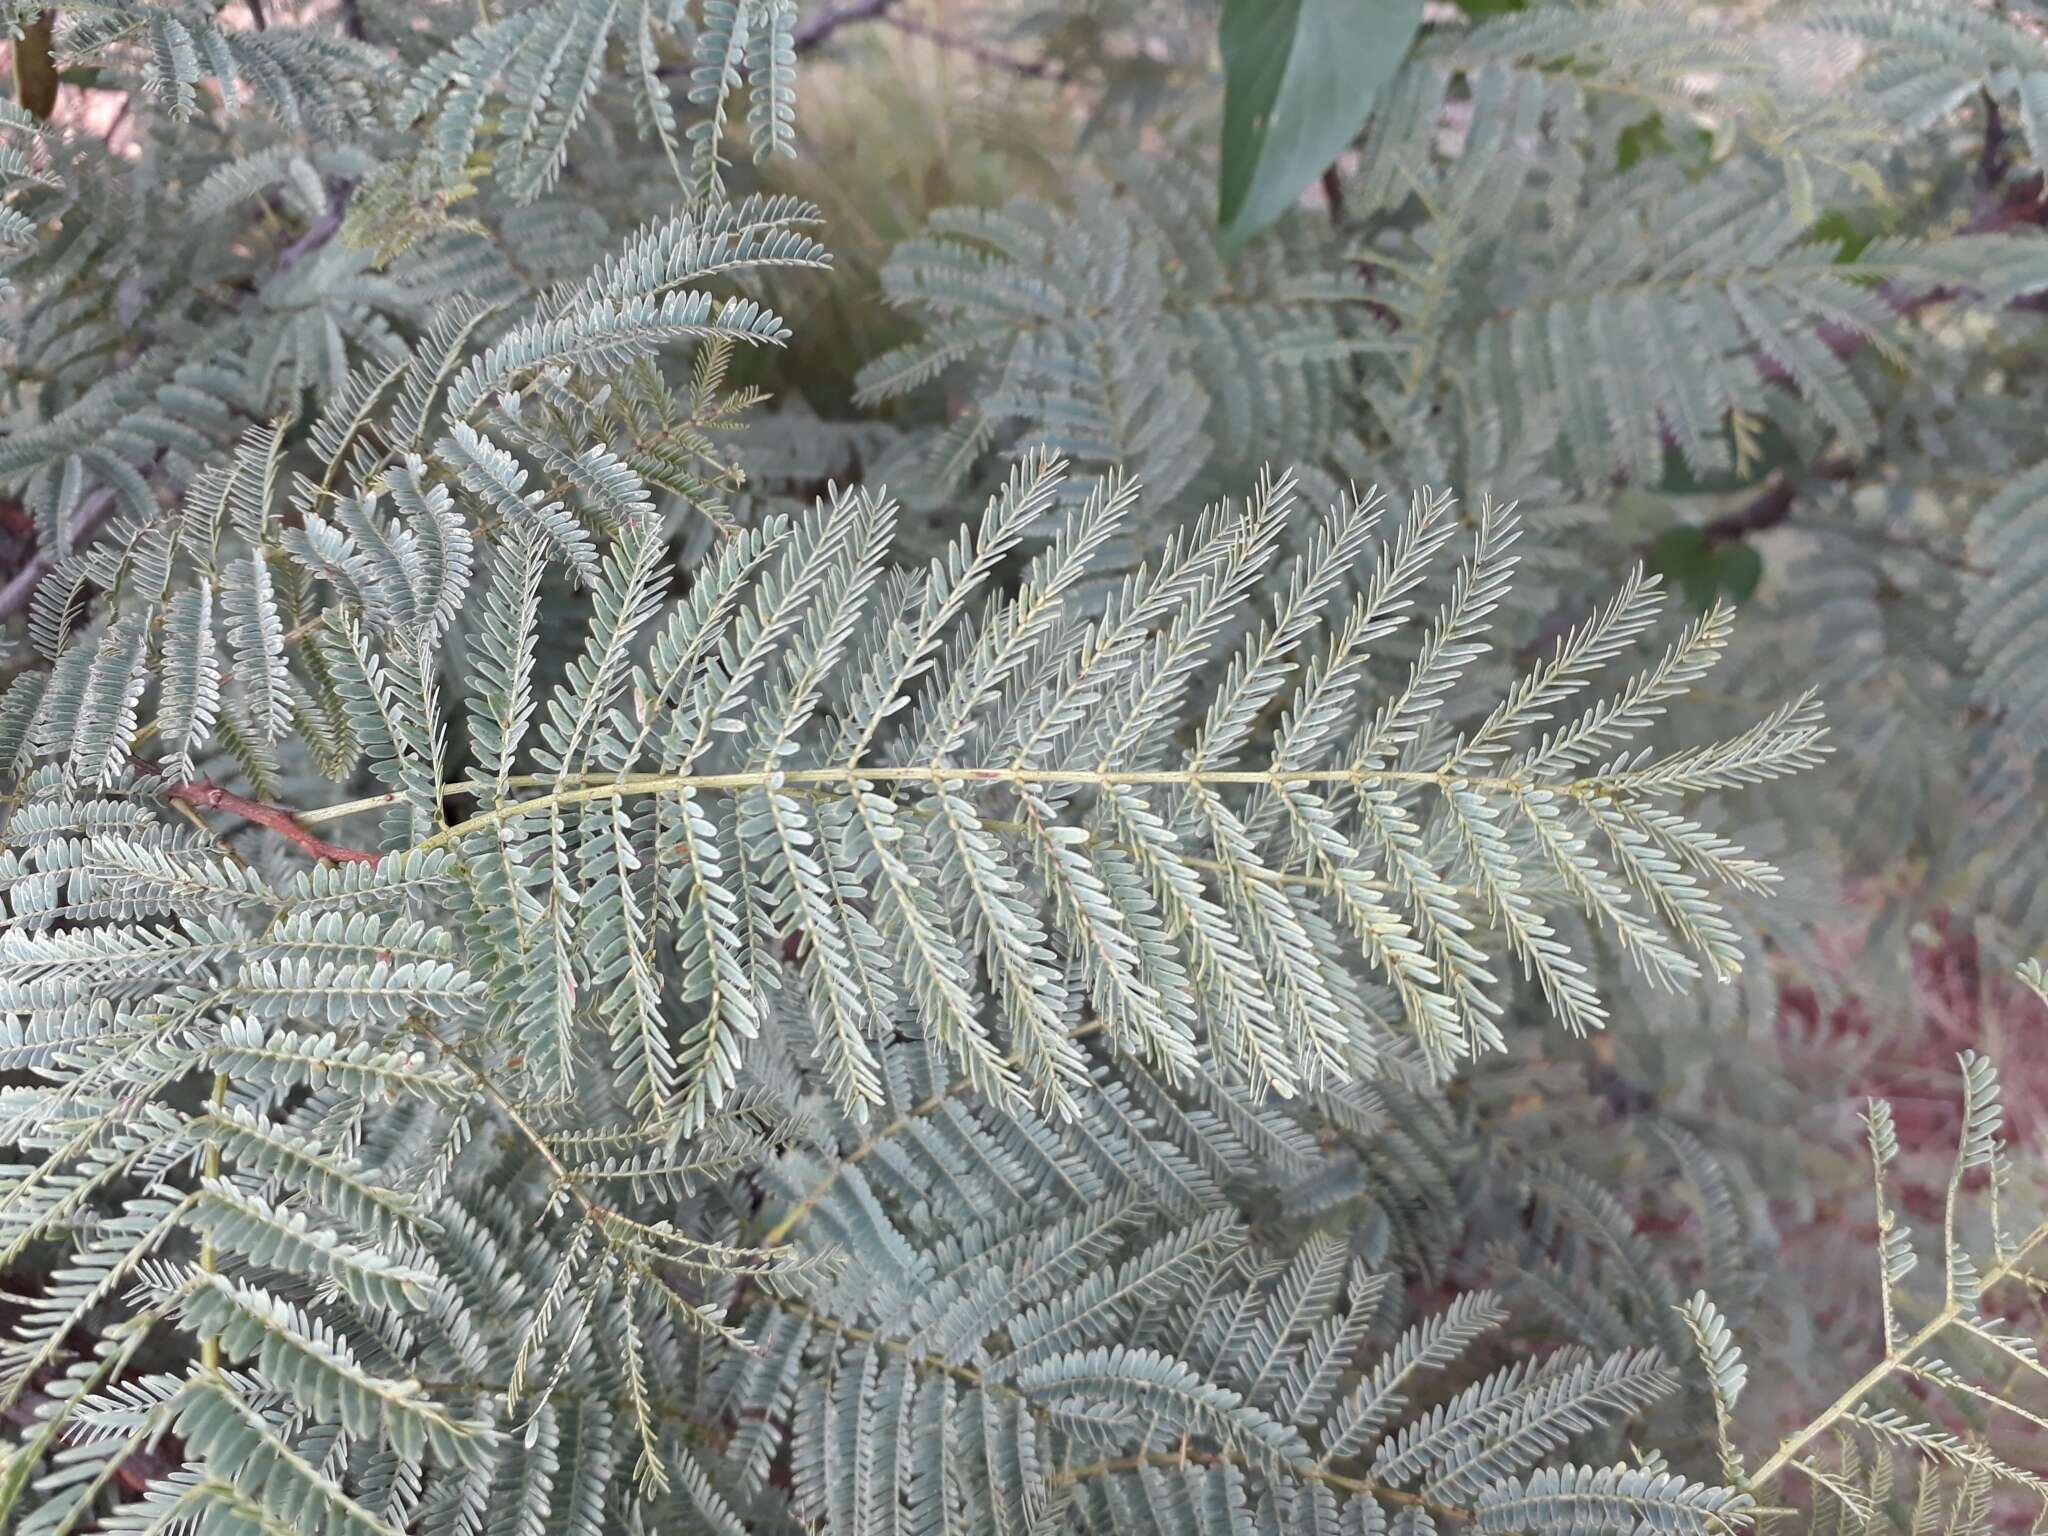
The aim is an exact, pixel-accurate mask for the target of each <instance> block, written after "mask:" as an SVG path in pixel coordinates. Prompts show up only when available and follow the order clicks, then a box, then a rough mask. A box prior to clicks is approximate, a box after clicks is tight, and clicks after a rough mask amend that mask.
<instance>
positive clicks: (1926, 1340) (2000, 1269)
mask: <svg viewBox="0 0 2048 1536" xmlns="http://www.w3.org/2000/svg"><path fill="white" fill-rule="evenodd" d="M2043 1242H2048V1221H2043V1222H2042V1223H2041V1225H2039V1226H2038V1227H2036V1228H2034V1230H2033V1231H2032V1232H2030V1233H2028V1234H2027V1237H2026V1240H2025V1241H2024V1242H2022V1243H2021V1244H2020V1245H2019V1247H2018V1248H2016V1249H2014V1250H2013V1252H2012V1253H2011V1254H2010V1255H2008V1256H2007V1257H2006V1258H2005V1260H2004V1261H2003V1262H2001V1263H2000V1264H1998V1265H1997V1266H1996V1267H1994V1268H1992V1269H1990V1270H1987V1271H1986V1272H1985V1273H1984V1275H1983V1276H1982V1278H1981V1279H1979V1281H1978V1282H1977V1292H1976V1294H1977V1295H1978V1296H1982V1295H1983V1294H1984V1293H1985V1292H1986V1291H1989V1290H1990V1289H1991V1288H1992V1287H1993V1286H1994V1285H1997V1284H1998V1283H1999V1282H2000V1281H2002V1280H2005V1279H2007V1278H2009V1277H2010V1276H2012V1275H2014V1274H2016V1273H2018V1271H2019V1267H2020V1264H2021V1263H2022V1261H2024V1260H2025V1258H2026V1257H2027V1255H2028V1254H2029V1253H2031V1252H2032V1251H2033V1250H2034V1249H2035V1248H2038V1247H2039V1246H2040V1245H2041V1244H2042V1243H2043ZM1972 1299H1974V1298H1972ZM1963 1306H1964V1303H1963V1301H1962V1300H1960V1299H1958V1298H1956V1297H1953V1296H1951V1297H1949V1299H1948V1300H1947V1302H1946V1303H1945V1304H1944V1305H1943V1306H1942V1309H1941V1310H1940V1311H1939V1312H1937V1313H1935V1314H1934V1316H1933V1317H1932V1318H1930V1319H1929V1320H1928V1321H1927V1323H1926V1324H1925V1325H1924V1326H1923V1327H1922V1328H1921V1329H1920V1331H1919V1332H1917V1333H1915V1334H1914V1335H1913V1336H1912V1337H1911V1338H1910V1339H1908V1340H1906V1342H1905V1343H1904V1344H1902V1345H1900V1346H1899V1347H1898V1348H1897V1349H1893V1348H1892V1347H1891V1341H1890V1340H1889V1339H1887V1340H1886V1341H1885V1357H1884V1358H1883V1359H1882V1360H1880V1361H1878V1363H1877V1364H1876V1365H1873V1366H1872V1367H1871V1368H1870V1369H1869V1370H1867V1371H1865V1372H1864V1373H1863V1374H1862V1375H1861V1376H1859V1377H1857V1378H1856V1380H1855V1381H1854V1382H1852V1383H1851V1384H1850V1386H1849V1387H1848V1389H1847V1390H1846V1391H1844V1392H1843V1393H1842V1395H1841V1396H1840V1397H1838V1398H1836V1399H1835V1400H1834V1401H1833V1402H1832V1403H1830V1404H1828V1406H1827V1407H1826V1408H1824V1409H1823V1410H1821V1414H1820V1416H1819V1417H1818V1418H1816V1419H1815V1420H1814V1421H1813V1422H1812V1423H1810V1424H1808V1425H1807V1426H1806V1427H1805V1428H1804V1429H1802V1430H1800V1431H1799V1432H1798V1433H1797V1434H1794V1435H1790V1436H1788V1437H1787V1438H1786V1439H1785V1440H1784V1441H1783V1442H1782V1443H1781V1444H1780V1445H1779V1446H1778V1449H1777V1450H1776V1451H1775V1452H1774V1453H1773V1454H1772V1456H1771V1458H1770V1460H1768V1461H1766V1462H1765V1463H1764V1464H1763V1465H1762V1466H1760V1467H1758V1468H1757V1469H1756V1475H1755V1476H1754V1477H1752V1478H1751V1479H1750V1486H1751V1487H1752V1488H1762V1487H1764V1486H1765V1485H1766V1484H1768V1483H1769V1482H1770V1480H1771V1479H1772V1478H1774V1477H1776V1476H1777V1475H1778V1474H1779V1473H1780V1472H1783V1471H1784V1470H1785V1469H1786V1467H1788V1466H1790V1465H1791V1464H1792V1463H1793V1460H1794V1458H1796V1457H1797V1456H1798V1455H1799V1453H1800V1452H1801V1451H1803V1450H1805V1449H1806V1447H1807V1446H1808V1445H1809V1444H1811V1443H1812V1442H1813V1441H1814V1440H1815V1439H1816V1438H1817V1437H1819V1436H1820V1435H1823V1434H1825V1433H1826V1432H1827V1431H1828V1430H1829V1429H1831V1428H1832V1427H1833V1426H1834V1424H1835V1422H1836V1421H1837V1420H1839V1419H1840V1418H1841V1417H1842V1416H1843V1415H1844V1414H1848V1413H1853V1412H1854V1411H1855V1410H1856V1407H1857V1405H1858V1404H1860V1403H1861V1402H1862V1401H1863V1400H1864V1399H1865V1398H1866V1397H1868V1396H1869V1395H1870V1394H1871V1393H1872V1392H1874V1391H1876V1390H1877V1388H1878V1387H1880V1386H1882V1385H1883V1384H1884V1382H1885V1380H1886V1378H1887V1377H1889V1376H1890V1375H1891V1374H1892V1373H1893V1372H1894V1371H1898V1370H1901V1369H1903V1368H1904V1367H1905V1366H1906V1365H1907V1364H1908V1363H1909V1362H1910V1361H1911V1360H1912V1359H1913V1357H1914V1356H1916V1355H1918V1354H1919V1353H1920V1351H1921V1350H1923V1349H1925V1348H1926V1347H1927V1346H1928V1345H1929V1344H1931V1343H1932V1342H1933V1341H1934V1340H1935V1338H1936V1337H1937V1336H1939V1335H1940V1334H1941V1332H1942V1331H1943V1330H1944V1329H1946V1328H1948V1327H1949V1326H1950V1325H1951V1324H1953V1323H1954V1322H1956V1321H1957V1320H1958V1319H1959V1318H1960V1317H1961V1316H1962V1315H1963Z"/></svg>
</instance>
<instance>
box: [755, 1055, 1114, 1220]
mask: <svg viewBox="0 0 2048 1536" xmlns="http://www.w3.org/2000/svg"><path fill="white" fill-rule="evenodd" d="M1101 1031H1102V1025H1101V1024H1100V1023H1095V1024H1084V1025H1082V1026H1081V1027H1080V1028H1079V1029H1077V1030H1075V1031H1074V1032H1073V1033H1072V1034H1070V1035H1068V1036H1067V1039H1069V1040H1085V1039H1087V1038H1088V1037H1089V1036H1090V1035H1094V1034H1099V1033H1101ZM1023 1060H1024V1058H1023V1057H1022V1056H1017V1055H1012V1056H1009V1057H1007V1058H1005V1060H1004V1061H1003V1065H1004V1066H1006V1067H1015V1066H1021V1065H1022V1064H1023ZM972 1086H973V1084H972V1083H971V1082H970V1081H969V1080H968V1079H967V1078H964V1077H963V1078H960V1079H959V1080H958V1081H956V1082H952V1083H949V1084H947V1085H946V1086H945V1087H944V1088H941V1089H940V1090H939V1091H938V1092H937V1093H935V1094H933V1095H932V1096H931V1097H930V1098H928V1099H926V1100H925V1101H924V1102H923V1103H922V1104H917V1105H914V1106H912V1107H911V1108H909V1109H906V1110H905V1111H904V1112H903V1113H902V1114H900V1115H898V1116H897V1117H896V1118H895V1119H894V1120H892V1121H890V1122H889V1123H888V1124H887V1125H885V1126H883V1127H882V1128H881V1129H880V1130H879V1131H876V1132H875V1134H874V1135H872V1136H870V1137H869V1138H868V1139H867V1140H866V1141H864V1142H862V1143H861V1144H860V1145H859V1146H857V1147H855V1148H854V1149H853V1150H852V1151H851V1152H849V1153H847V1154H846V1156H844V1157H842V1158H841V1159H840V1160H839V1161H838V1162H837V1163H835V1164H833V1166H832V1171H831V1172H830V1173H828V1174H826V1175H825V1177H824V1178H822V1179H820V1180H819V1181H818V1182H817V1184H816V1185H814V1186H813V1187H812V1188H811V1189H810V1190H809V1191H808V1192H807V1193H806V1194H805V1195H804V1196H803V1198H802V1199H800V1200H798V1201H797V1202H796V1204H795V1205H792V1206H791V1207H790V1208H789V1209H788V1210H787V1211H786V1212H784V1213H783V1217H782V1219H781V1220H780V1221H778V1222H776V1223H775V1225H774V1226H772V1227H770V1228H769V1229H768V1231H767V1232H766V1233H765V1234H764V1235H763V1236H762V1238H761V1243H762V1246H763V1247H767V1248H773V1247H775V1246H776V1245H777V1244H778V1243H781V1242H784V1241H786V1240H787V1239H788V1237H789V1234H790V1233H791V1232H793V1231H795V1230H796V1225H797V1223H798V1222H800V1221H802V1220H803V1219H804V1217H806V1216H808V1215H809V1214H810V1213H811V1212H812V1211H813V1210H815V1209H816V1208H817V1204H818V1202H819V1201H820V1200H822V1199H824V1198H825V1196H826V1195H828V1194H830V1193H831V1192H832V1188H833V1186H834V1185H836V1184H837V1183H838V1182H839V1176H840V1175H841V1174H842V1173H844V1172H845V1171H846V1170H847V1169H849V1168H852V1167H855V1166H857V1165H859V1164H861V1163H864V1162H866V1161H867V1160H868V1158H869V1157H870V1156H872V1155H873V1154H874V1152H875V1151H876V1150H877V1149H878V1148H880V1147H881V1146H882V1144H883V1143H884V1142H887V1141H889V1140H891V1139H893V1138H894V1137H897V1136H900V1135H902V1134H903V1132H905V1131H906V1130H908V1129H909V1128H910V1127H911V1125H912V1124H914V1123H915V1122H916V1121H918V1120H921V1119H923V1118H924V1117H925V1116H926V1115H929V1114H932V1113H934V1112H935V1111H936V1110H938V1109H939V1108H940V1106H942V1105H943V1104H944V1103H945V1102H946V1101H947V1100H948V1099H950V1098H952V1097H953V1096H954V1095H955V1094H957V1093H965V1092H966V1091H967V1090H968V1089H969V1088H970V1087H972Z"/></svg>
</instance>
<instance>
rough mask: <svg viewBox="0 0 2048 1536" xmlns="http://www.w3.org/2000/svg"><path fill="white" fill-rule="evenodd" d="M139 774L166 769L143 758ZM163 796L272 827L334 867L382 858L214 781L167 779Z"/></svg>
mask: <svg viewBox="0 0 2048 1536" xmlns="http://www.w3.org/2000/svg"><path fill="white" fill-rule="evenodd" d="M134 763H135V771H136V772H137V773H143V774H148V775H150V776H151V777H153V778H163V770H162V769H161V768H159V767H158V766H157V765H156V764H155V763H152V762H148V761H146V760H144V759H142V758H139V757H138V758H136V759H134ZM157 792H158V793H159V794H161V795H163V796H164V798H165V799H168V800H182V801H183V802H184V803H185V804H187V805H190V806H193V807H196V808H197V809H199V810H202V811H225V812H227V813H228V815H230V816H239V817H241V818H242V819H243V820H244V821H253V822H254V823H256V825H257V826H259V827H268V828H269V829H270V830H271V831H273V832H275V833H276V834H277V835H278V836H279V837H281V838H283V839H284V840H285V841H286V842H288V843H291V844H292V845H293V846H294V847H297V848H303V849H304V850H305V851H306V852H307V853H309V854H311V855H312V856H313V857H314V858H316V859H326V860H327V861H329V862H330V863H334V864H375V863H376V862H377V861H378V859H379V858H380V857H381V855H379V854H375V853H370V852H368V851H367V850H365V849H361V848H345V847H343V846H342V845H341V844H340V843H330V842H328V841H327V839H325V838H324V837H315V836H314V835H313V834H312V833H311V832H308V831H307V830H306V829H305V828H304V827H302V826H300V825H299V823H298V818H297V817H295V816H294V815H293V814H292V813H291V812H290V811H288V810H286V809H285V808H284V807H283V806H281V805H266V804H264V802H263V801H261V800H251V799H250V798H249V797H248V796H247V795H238V794H236V793H235V792H234V791H233V790H231V789H222V788H221V787H220V785H218V784H216V783H214V782H213V781H212V780H211V779H169V778H163V782H162V784H161V785H160V786H159V787H158V791H157Z"/></svg>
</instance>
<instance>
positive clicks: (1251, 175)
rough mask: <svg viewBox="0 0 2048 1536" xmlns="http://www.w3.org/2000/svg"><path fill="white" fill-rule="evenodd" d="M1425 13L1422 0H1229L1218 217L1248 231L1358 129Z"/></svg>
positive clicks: (1278, 209)
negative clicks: (1221, 169)
mask: <svg viewBox="0 0 2048 1536" xmlns="http://www.w3.org/2000/svg"><path fill="white" fill-rule="evenodd" d="M1421 22H1422V0H1228V3H1227V4H1226V5H1225V7H1224V11H1223V33H1222V43H1223V80H1224V93H1223V171H1222V178H1221V184H1220V187H1219V194H1220V195H1219V197H1218V204H1217V218H1218V221H1219V222H1220V223H1221V224H1222V226H1223V228H1224V229H1225V230H1226V231H1227V232H1228V233H1229V234H1230V235H1231V236H1232V237H1233V238H1235V239H1238V240H1243V239H1245V238H1247V237H1248V236H1250V235H1253V234H1255V233H1257V232H1258V231H1259V230H1261V229H1263V228H1265V227H1266V226H1267V225H1268V224H1271V223H1272V222H1273V221H1274V220H1275V219H1277V218H1279V217H1280V215H1281V214H1282V213H1284V212H1286V211H1287V209H1288V207H1289V206H1290V205H1291V204H1292V203H1293V202H1294V200H1295V199H1296V198H1298V197H1299V196H1301V193H1302V191H1303V189H1304V188H1306V187H1307V186H1308V185H1309V183H1310V182H1312V181H1314V180H1315V179H1316V177H1318V176H1320V175H1321V174H1322V173H1323V170H1324V168H1325V167H1327V166H1328V165H1329V164H1330V162H1331V161H1332V160H1335V159H1336V158H1337V155H1338V152H1339V151H1341V150H1342V149H1343V148H1344V146H1345V145H1346V144H1349V143H1350V142H1351V140H1352V139H1353V138H1354V137H1356V135H1357V133H1358V130H1359V129H1360V128H1362V127H1364V126H1365V120H1366V118H1367V117H1368V116H1369V115H1370V114H1371V112H1372V108H1373V103H1374V102H1375V101H1376V100H1377V99H1378V97H1379V93H1380V92H1381V90H1383V89H1384V88H1385V86H1386V84H1387V82H1388V81H1389V80H1391V79H1393V77H1394V71H1395V70H1396V69H1398V68H1399V67H1400V64H1401V58H1402V56H1403V55H1404V54H1405V53H1406V52H1407V51H1408V45H1409V44H1410V43H1411V42H1413V41H1414V39H1415V30H1416V28H1417V27H1418V26H1419V25H1420V24H1421Z"/></svg>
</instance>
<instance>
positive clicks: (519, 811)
mask: <svg viewBox="0 0 2048 1536" xmlns="http://www.w3.org/2000/svg"><path fill="white" fill-rule="evenodd" d="M1595 782H1596V781H1592V780H1585V781H1581V780H1574V781H1572V782H1570V783H1565V784H1544V785H1536V784H1526V783H1524V782H1522V781H1521V780H1519V779H1510V778H1485V777H1474V776H1469V775H1446V774H1442V773H1423V772H1420V771H1406V770H1397V769H1383V768H1326V769H1316V770H1303V771H1299V772H1292V771H1290V772H1282V771H1279V770H1276V769H1255V768H1254V769H1236V770H1226V771H1218V772H1213V773H1212V772H1203V773H1187V772H1175V771H1173V770H1171V769H1160V770H1156V771H1141V770H1131V771H1126V772H1107V773H1104V772H1091V771H1089V770H1087V769H1080V768H951V767H946V766H944V765H939V764H933V765H927V766H923V767H911V768H798V769H790V770H787V771H774V772H759V771H756V772H750V773H695V774H692V773H677V774H620V775H615V776H613V777H610V778H606V779H604V780H603V781H601V782H598V783H586V784H578V785H575V786H573V787H570V788H566V789H555V790H552V791H550V792H549V793H547V794H545V795H536V796H534V797H533V798H532V799H530V800H517V801H514V802H512V803H511V804H509V805H501V806H499V807H497V808H496V809H494V810H489V811H485V812H483V813H482V814H480V815H477V816H472V817H470V818H469V820H467V821H463V822H458V823H457V824H456V825H454V826H452V827H449V828H447V829H446V830H444V831H441V832H437V833H435V834H434V836H432V837H430V838H428V839H427V840H426V841H424V842H422V843H420V844H419V845H418V847H417V849H416V851H420V852H424V851H427V850H430V849H434V848H441V847H446V846H447V845H448V844H450V843H453V842H457V841H459V840H460V839H462V838H464V837H467V836H468V835H469V834H470V833H472V832H481V831H483V830H484V829H486V828H488V827H493V826H496V825H498V824H500V823H502V822H507V821H513V820H516V819H517V818H519V817H522V816H531V815H534V814H535V813H537V812H541V811H548V810H554V809H558V808H560V807H562V806H566V805H581V804H588V803H589V802H591V801H595V800H618V799H623V798H624V797H626V796H628V795H660V794H678V793H680V792H682V791H683V790H699V791H702V790H711V791H720V790H748V789H768V788H771V787H772V788H776V789H784V788H792V789H801V788H806V787H810V786H825V785H845V786H848V787H851V786H853V785H856V784H862V783H867V784H1008V785H1014V786H1022V785H1027V784H1031V785H1044V786H1048V787H1057V788H1069V789H1112V788H1126V787H1128V788H1144V787H1146V786H1148V785H1149V786H1153V787H1157V788H1163V789H1177V788H1180V789H1184V788H1190V787H1193V786H1197V785H1200V786H1204V787H1231V786H1237V787H1256V788H1266V789H1279V788H1281V787H1283V786H1286V785H1290V784H1294V785H1299V784H1341V785H1355V784H1434V785H1437V786H1438V787H1440V788H1445V789H1448V788H1451V787H1454V786H1457V787H1466V788H1472V789H1491V790H1498V791H1502V792H1512V793H1516V794H1535V793H1550V794H1561V795H1572V796H1577V795H1583V794H1585V793H1587V792H1588V791H1589V790H1590V789H1591V788H1592V787H1593V785H1594V783H1595ZM353 809H354V808H353V807H343V808H337V809H335V810H333V811H331V812H330V813H329V814H330V815H339V814H342V813H343V812H344V811H349V812H352V811H353Z"/></svg>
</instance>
